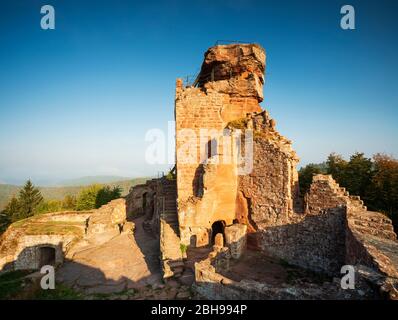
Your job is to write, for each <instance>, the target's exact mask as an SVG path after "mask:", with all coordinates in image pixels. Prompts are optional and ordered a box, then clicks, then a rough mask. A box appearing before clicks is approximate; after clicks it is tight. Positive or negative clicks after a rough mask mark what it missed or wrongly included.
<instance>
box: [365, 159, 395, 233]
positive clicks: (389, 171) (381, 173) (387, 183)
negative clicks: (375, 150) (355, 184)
mask: <svg viewBox="0 0 398 320" xmlns="http://www.w3.org/2000/svg"><path fill="white" fill-rule="evenodd" d="M373 163H374V166H373V175H372V181H371V188H370V191H369V206H370V207H371V208H372V209H373V210H380V211H383V212H385V213H387V214H388V215H389V216H390V217H391V218H392V219H393V221H394V222H395V225H397V224H398V160H397V159H395V158H393V157H391V156H388V155H386V154H376V155H374V156H373Z"/></svg>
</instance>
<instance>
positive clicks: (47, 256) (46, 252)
mask: <svg viewBox="0 0 398 320" xmlns="http://www.w3.org/2000/svg"><path fill="white" fill-rule="evenodd" d="M46 265H50V266H54V265H55V248H53V247H41V248H40V268H41V267H42V266H46Z"/></svg>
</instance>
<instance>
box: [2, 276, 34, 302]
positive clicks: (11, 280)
mask: <svg viewBox="0 0 398 320" xmlns="http://www.w3.org/2000/svg"><path fill="white" fill-rule="evenodd" d="M27 274H29V272H28V271H21V270H18V271H10V272H7V273H4V274H2V275H0V299H1V300H5V299H11V298H13V297H14V296H16V295H17V294H18V293H19V292H20V291H21V290H23V284H24V279H23V278H24V277H25V276H26V275H27Z"/></svg>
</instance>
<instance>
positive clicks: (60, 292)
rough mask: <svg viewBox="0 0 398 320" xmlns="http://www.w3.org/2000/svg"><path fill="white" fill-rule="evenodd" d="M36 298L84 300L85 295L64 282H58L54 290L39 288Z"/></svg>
mask: <svg viewBox="0 0 398 320" xmlns="http://www.w3.org/2000/svg"><path fill="white" fill-rule="evenodd" d="M33 299H35V300H82V299H84V296H83V295H82V294H81V293H80V292H77V291H75V290H73V289H72V288H69V287H67V286H65V285H63V284H59V283H57V284H56V285H55V289H53V290H50V289H49V290H38V291H37V293H36V294H35V296H34V297H33Z"/></svg>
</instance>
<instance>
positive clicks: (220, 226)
mask: <svg viewBox="0 0 398 320" xmlns="http://www.w3.org/2000/svg"><path fill="white" fill-rule="evenodd" d="M224 228H225V221H224V220H219V221H216V222H214V223H213V224H212V225H211V243H213V244H214V239H215V237H216V234H217V233H222V235H223V236H224Z"/></svg>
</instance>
